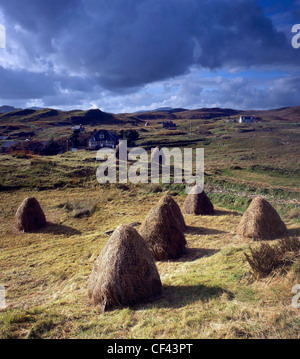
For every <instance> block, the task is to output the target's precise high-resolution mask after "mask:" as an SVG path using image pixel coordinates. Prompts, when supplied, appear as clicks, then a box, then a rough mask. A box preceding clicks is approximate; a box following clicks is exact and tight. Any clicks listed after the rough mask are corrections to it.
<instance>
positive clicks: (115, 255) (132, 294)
mask: <svg viewBox="0 0 300 359" xmlns="http://www.w3.org/2000/svg"><path fill="white" fill-rule="evenodd" d="M161 289H162V284H161V281H160V277H159V274H158V271H157V268H156V266H155V262H154V259H153V256H152V254H151V253H150V251H149V248H148V246H147V243H146V242H145V241H144V239H143V238H142V237H141V236H140V235H139V234H138V232H137V231H136V229H134V228H133V227H132V226H124V225H121V226H119V227H118V228H117V229H116V230H115V232H114V233H113V235H112V236H111V238H110V239H109V240H108V242H107V243H106V245H105V246H104V248H103V250H102V252H101V253H100V255H99V257H98V259H97V260H96V262H95V265H94V268H93V271H92V274H91V276H90V279H89V283H88V295H89V298H90V300H91V301H92V302H93V303H94V304H99V305H101V306H102V308H103V310H104V311H106V310H110V309H112V308H114V307H117V306H128V305H133V304H136V303H139V302H144V301H149V300H152V299H154V298H155V297H157V296H158V295H159V294H160V293H161Z"/></svg>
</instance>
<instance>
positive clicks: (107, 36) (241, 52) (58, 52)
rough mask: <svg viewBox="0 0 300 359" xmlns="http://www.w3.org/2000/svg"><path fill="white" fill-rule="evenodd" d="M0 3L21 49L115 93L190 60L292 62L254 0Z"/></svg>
mask: <svg viewBox="0 0 300 359" xmlns="http://www.w3.org/2000/svg"><path fill="white" fill-rule="evenodd" d="M0 8H2V10H3V13H4V15H5V19H6V22H7V23H10V24H18V25H19V26H20V27H21V28H22V29H24V30H25V31H26V34H27V35H26V38H25V39H24V38H23V43H22V44H20V46H23V47H24V48H25V49H26V51H27V52H28V56H29V57H30V58H31V59H32V61H36V59H37V58H38V59H41V58H43V56H45V57H46V56H47V61H49V66H50V63H51V67H53V68H55V69H56V71H61V72H67V73H70V72H71V73H73V74H80V75H82V76H86V77H87V78H91V77H92V78H93V79H94V80H96V81H97V82H98V84H100V85H101V86H103V87H104V88H107V89H110V90H114V91H123V90H124V89H126V88H131V87H136V86H142V85H144V84H147V83H151V82H154V81H159V80H164V79H168V78H171V77H174V76H178V75H182V74H184V73H187V72H189V70H190V68H191V66H195V65H196V66H199V67H205V68H209V69H216V68H232V67H244V68H247V67H251V66H260V65H269V66H273V65H290V64H297V62H296V56H295V53H294V52H293V51H292V48H291V46H290V43H289V40H288V39H287V38H286V36H285V35H284V34H283V33H280V32H278V31H277V30H276V29H275V27H274V26H273V24H272V22H271V20H269V19H268V18H266V16H265V15H264V13H263V10H262V8H261V7H259V6H258V3H257V1H255V0H231V1H225V0H223V1H221V0H202V1H200V0H126V1H125V0H64V1H57V0H55V1H53V0H51V1H50V0H49V1H48V0H43V1H41V0H27V1H20V0H10V1H6V2H5V3H4V4H1V5H0ZM12 33H13V31H12ZM15 39H16V41H17V36H15ZM298 57H299V56H298ZM297 61H298V58H297Z"/></svg>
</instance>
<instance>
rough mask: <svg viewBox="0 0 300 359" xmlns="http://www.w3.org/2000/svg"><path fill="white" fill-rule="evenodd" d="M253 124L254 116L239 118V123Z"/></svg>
mask: <svg viewBox="0 0 300 359" xmlns="http://www.w3.org/2000/svg"><path fill="white" fill-rule="evenodd" d="M253 122H255V118H254V116H241V117H240V120H239V123H253Z"/></svg>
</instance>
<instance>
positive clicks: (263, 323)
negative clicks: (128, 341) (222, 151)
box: [0, 186, 300, 339]
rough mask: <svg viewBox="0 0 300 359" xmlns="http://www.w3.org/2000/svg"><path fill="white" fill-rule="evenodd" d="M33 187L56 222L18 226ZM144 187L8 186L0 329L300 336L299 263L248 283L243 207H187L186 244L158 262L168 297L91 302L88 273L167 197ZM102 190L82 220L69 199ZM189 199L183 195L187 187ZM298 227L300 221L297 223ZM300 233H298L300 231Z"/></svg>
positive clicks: (78, 334) (60, 334)
mask: <svg viewBox="0 0 300 359" xmlns="http://www.w3.org/2000/svg"><path fill="white" fill-rule="evenodd" d="M27 196H34V197H36V198H37V200H38V201H39V203H40V204H41V206H42V208H43V210H44V212H45V213H46V215H47V220H48V221H49V222H51V223H52V224H53V225H50V227H47V228H46V229H44V230H41V231H40V233H30V234H24V233H17V232H16V231H15V230H14V215H15V212H16V209H17V207H18V205H19V203H21V202H22V200H23V199H24V198H25V197H27ZM161 196H162V194H161V193H149V192H148V191H147V192H145V189H144V188H143V187H139V186H136V187H132V188H130V189H129V190H128V191H122V190H121V189H118V188H114V187H108V188H105V187H101V188H99V187H97V188H96V187H95V188H89V189H85V188H81V189H80V188H78V189H76V191H74V189H64V190H51V191H43V192H28V191H15V192H10V193H8V192H2V193H0V198H1V201H0V221H1V224H2V226H1V229H0V231H1V233H0V283H1V284H4V285H5V286H6V287H7V302H8V305H9V308H8V310H6V311H4V312H2V313H0V337H1V338H12V337H13V338H110V339H115V338H156V339H157V338H183V339H190V338H299V326H300V312H299V310H296V309H293V308H292V307H291V300H292V297H293V294H292V293H291V288H292V287H293V286H294V285H295V284H297V283H299V280H300V275H299V270H298V269H297V268H298V267H297V266H295V265H294V266H293V267H292V269H291V270H290V271H289V273H288V274H285V275H284V276H282V275H278V276H276V277H274V278H273V279H272V278H267V279H266V281H265V282H264V281H260V282H249V280H248V278H249V270H250V267H249V264H248V263H247V262H246V261H245V259H244V254H243V253H244V252H245V251H247V249H248V247H249V244H251V243H252V241H251V240H250V239H242V240H241V239H240V238H239V237H237V236H236V235H235V231H236V228H237V226H238V223H239V222H240V219H241V216H240V215H239V214H237V213H235V212H233V211H225V210H223V209H220V208H216V215H215V216H213V217H212V216H202V217H195V216H185V221H186V224H187V225H188V231H187V234H186V239H187V243H188V245H187V252H186V254H185V255H184V256H183V257H182V258H180V259H178V260H175V261H169V262H158V263H157V268H158V271H159V274H160V277H161V280H162V284H163V293H162V297H161V298H160V299H158V300H156V301H155V302H153V303H149V304H140V305H136V306H133V307H128V308H125V309H116V310H114V311H112V312H107V313H105V314H102V312H101V309H100V308H95V307H93V306H89V304H88V296H87V280H88V278H89V276H90V273H91V270H92V268H93V264H94V262H95V260H96V258H97V256H98V255H99V253H100V251H101V249H102V248H103V247H104V245H105V243H106V242H107V236H106V235H104V232H105V231H107V230H110V229H112V228H116V227H118V225H119V224H120V223H124V224H129V223H132V222H136V221H139V222H143V220H144V219H145V217H146V215H147V213H148V212H149V211H150V209H151V208H152V207H153V205H155V204H156V203H157V202H158V201H159V199H160V198H161ZM95 199H98V204H97V206H98V211H96V212H94V213H93V214H92V215H91V216H90V217H86V218H82V219H76V218H74V217H73V216H72V215H70V212H68V211H66V210H65V209H64V208H60V207H59V206H60V204H62V203H66V202H67V201H69V202H70V203H73V202H76V201H79V202H81V201H82V202H89V201H94V200H95ZM177 202H178V203H179V205H180V207H181V208H182V205H183V202H184V197H182V196H178V197H177ZM287 224H288V228H289V230H290V231H292V232H293V233H295V234H296V236H299V225H297V224H296V223H294V224H293V222H288V221H287ZM297 233H298V234H297Z"/></svg>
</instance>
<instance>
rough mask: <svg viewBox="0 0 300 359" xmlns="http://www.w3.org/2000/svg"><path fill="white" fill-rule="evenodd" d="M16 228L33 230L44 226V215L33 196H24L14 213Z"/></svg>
mask: <svg viewBox="0 0 300 359" xmlns="http://www.w3.org/2000/svg"><path fill="white" fill-rule="evenodd" d="M16 223H17V229H18V230H19V231H23V232H33V231H36V230H38V229H41V228H43V227H45V226H46V224H47V222H46V217H45V214H44V212H43V210H42V209H41V206H40V204H39V202H38V201H37V200H36V199H35V198H30V197H29V198H26V199H25V200H24V201H23V202H22V204H21V206H20V207H19V209H18V211H17V213H16Z"/></svg>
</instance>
